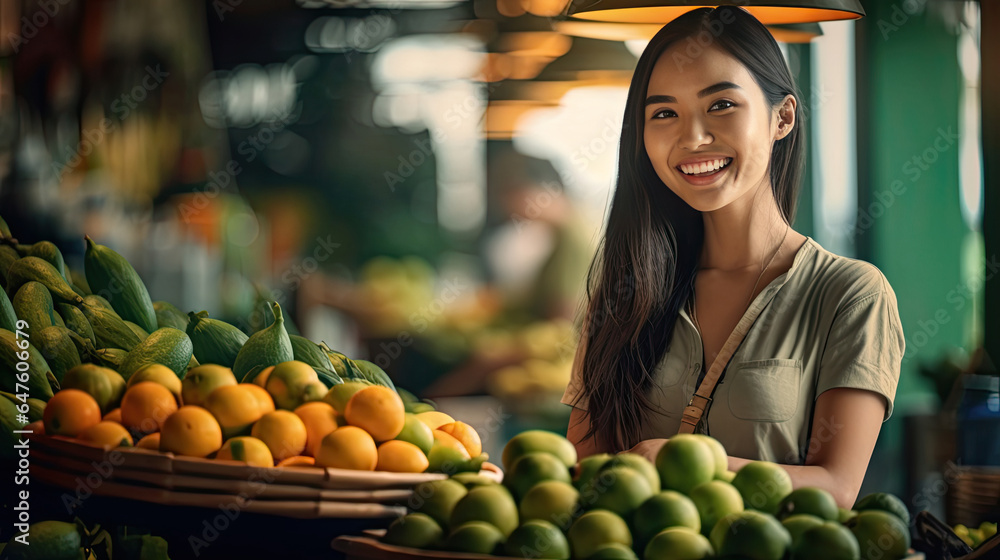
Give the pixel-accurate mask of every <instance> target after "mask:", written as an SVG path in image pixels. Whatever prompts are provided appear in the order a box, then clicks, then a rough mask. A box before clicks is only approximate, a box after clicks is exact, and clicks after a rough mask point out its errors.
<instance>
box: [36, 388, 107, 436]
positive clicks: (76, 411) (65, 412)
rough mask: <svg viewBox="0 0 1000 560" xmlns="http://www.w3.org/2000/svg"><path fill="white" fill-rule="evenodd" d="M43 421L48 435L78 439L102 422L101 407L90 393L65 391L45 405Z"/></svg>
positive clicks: (77, 390) (76, 390)
mask: <svg viewBox="0 0 1000 560" xmlns="http://www.w3.org/2000/svg"><path fill="white" fill-rule="evenodd" d="M42 421H43V422H44V423H45V433H46V434H48V435H57V436H70V437H76V436H78V435H80V432H82V431H84V430H86V429H87V428H89V427H91V426H93V425H95V424H97V423H98V422H100V421H101V407H100V405H98V404H97V401H96V400H94V397H92V396H90V395H89V394H88V393H85V392H83V391H81V390H79V389H63V390H62V391H59V392H58V393H56V394H55V395H53V396H52V398H50V399H49V402H48V403H47V404H46V405H45V412H44V413H43V414H42Z"/></svg>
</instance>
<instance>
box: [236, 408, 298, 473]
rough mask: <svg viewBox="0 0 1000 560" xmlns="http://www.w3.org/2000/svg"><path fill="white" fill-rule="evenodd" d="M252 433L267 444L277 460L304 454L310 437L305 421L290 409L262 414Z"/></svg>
mask: <svg viewBox="0 0 1000 560" xmlns="http://www.w3.org/2000/svg"><path fill="white" fill-rule="evenodd" d="M250 435H252V436H253V437H255V438H257V439H259V440H261V441H263V442H264V444H265V445H267V448H268V449H270V450H271V455H272V456H273V457H274V460H275V461H281V460H283V459H287V458H289V457H294V456H296V455H300V454H302V452H303V451H304V450H305V448H306V441H307V438H308V432H306V425H305V423H304V422H302V419H301V418H299V417H298V416H296V415H295V413H294V412H290V411H288V410H274V411H272V412H268V413H267V414H265V415H264V416H261V417H260V420H258V421H257V423H255V424H254V425H253V429H252V430H251V431H250Z"/></svg>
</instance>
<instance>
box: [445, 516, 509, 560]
mask: <svg viewBox="0 0 1000 560" xmlns="http://www.w3.org/2000/svg"><path fill="white" fill-rule="evenodd" d="M503 542H504V537H503V533H501V532H500V529H497V528H496V527H494V526H493V525H490V524H489V523H486V522H485V521H469V522H467V523H463V524H461V525H459V526H458V527H455V529H454V530H453V531H452V532H451V534H450V535H448V538H447V539H445V541H444V547H445V548H446V549H448V550H454V551H456V552H472V553H476V554H493V552H494V551H496V549H497V548H498V547H500V546H501V545H503Z"/></svg>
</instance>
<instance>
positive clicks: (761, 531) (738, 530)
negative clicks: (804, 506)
mask: <svg viewBox="0 0 1000 560" xmlns="http://www.w3.org/2000/svg"><path fill="white" fill-rule="evenodd" d="M710 540H711V541H712V547H713V548H715V552H716V554H718V555H719V556H743V557H746V558H749V559H751V560H781V559H782V558H784V557H785V553H786V552H788V549H789V547H791V545H792V537H791V535H789V534H788V531H787V530H785V528H784V527H783V526H782V525H781V523H780V522H779V521H778V520H777V519H775V518H774V517H773V516H771V515H767V514H765V513H761V512H759V511H754V510H746V511H741V512H739V513H730V514H729V515H727V516H725V517H723V518H722V519H720V520H719V522H718V523H716V524H715V527H713V528H712V535H711V539H710Z"/></svg>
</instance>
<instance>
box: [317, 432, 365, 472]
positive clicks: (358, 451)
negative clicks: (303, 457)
mask: <svg viewBox="0 0 1000 560" xmlns="http://www.w3.org/2000/svg"><path fill="white" fill-rule="evenodd" d="M316 464H317V465H320V466H322V467H334V468H338V469H352V470H358V471H373V470H375V466H376V465H377V464H378V448H377V447H375V440H374V439H372V436H371V435H369V434H368V432H366V431H364V430H362V429H361V428H358V427H357V426H344V427H343V428H337V429H336V430H334V431H332V432H330V433H329V434H327V435H326V437H324V438H323V441H322V442H320V444H319V448H318V449H317V450H316Z"/></svg>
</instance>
